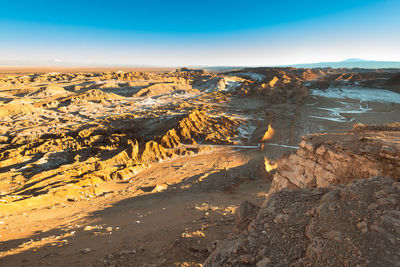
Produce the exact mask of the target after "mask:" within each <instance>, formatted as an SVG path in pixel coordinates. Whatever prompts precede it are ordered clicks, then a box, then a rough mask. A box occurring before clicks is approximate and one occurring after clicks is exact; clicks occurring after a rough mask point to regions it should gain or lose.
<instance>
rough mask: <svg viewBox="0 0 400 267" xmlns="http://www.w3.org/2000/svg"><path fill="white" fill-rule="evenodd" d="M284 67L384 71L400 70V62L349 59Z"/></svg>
mask: <svg viewBox="0 0 400 267" xmlns="http://www.w3.org/2000/svg"><path fill="white" fill-rule="evenodd" d="M282 67H295V68H363V69H382V68H400V61H374V60H365V59H360V58H349V59H345V60H343V61H339V62H318V63H303V64H292V65H285V66H282Z"/></svg>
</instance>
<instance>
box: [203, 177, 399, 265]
mask: <svg viewBox="0 0 400 267" xmlns="http://www.w3.org/2000/svg"><path fill="white" fill-rule="evenodd" d="M399 203H400V183H399V182H396V181H394V180H393V179H390V178H384V177H375V178H371V179H361V180H357V181H353V182H351V183H349V184H347V185H334V186H330V187H328V188H303V189H299V190H293V191H291V190H282V191H280V192H277V193H274V194H272V195H271V196H270V197H269V199H268V201H267V202H266V203H265V204H264V205H263V206H262V207H261V209H260V211H259V213H258V215H257V217H256V219H255V220H254V221H253V222H252V223H251V224H250V225H249V227H248V230H245V231H244V232H241V233H239V234H237V235H234V236H232V237H230V238H228V239H227V240H225V241H223V242H219V243H218V246H217V248H216V250H215V251H214V252H213V253H212V254H211V255H210V256H209V258H208V259H207V261H206V262H205V264H204V266H399V262H400V250H399V246H400V205H399Z"/></svg>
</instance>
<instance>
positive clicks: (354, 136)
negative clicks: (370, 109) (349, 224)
mask: <svg viewBox="0 0 400 267" xmlns="http://www.w3.org/2000/svg"><path fill="white" fill-rule="evenodd" d="M278 166H279V167H278V169H277V172H276V174H275V176H274V178H273V181H272V185H271V192H276V191H279V190H281V189H282V188H286V187H288V188H304V187H327V186H329V185H331V184H340V183H347V182H349V181H352V180H356V179H363V178H369V177H373V176H377V175H383V176H387V177H392V178H393V179H395V180H399V179H400V178H399V177H400V124H399V123H395V124H390V125H384V126H364V125H356V126H354V128H353V130H351V131H350V132H348V133H340V134H313V135H309V136H307V137H304V138H303V141H302V142H301V143H300V148H299V149H298V150H297V151H296V153H293V154H290V155H288V156H286V157H283V158H282V159H280V160H279V161H278Z"/></svg>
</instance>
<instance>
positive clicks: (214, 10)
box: [0, 0, 400, 66]
mask: <svg viewBox="0 0 400 267" xmlns="http://www.w3.org/2000/svg"><path fill="white" fill-rule="evenodd" d="M347 58H363V59H368V60H384V61H400V1H399V0H335V1H322V0H318V1H314V0H302V1H290V0H287V1H283V0H281V1H279V0H274V1H270V0H253V1H252V0H242V1H237V0H230V1H225V0H220V1H218V0H214V1H209V0H202V1H194V0H192V1H190V0H186V1H173V0H169V1H165V0H164V1H159V0H153V1H150V0H143V1H139V0H131V1H128V0H119V1H102V0H87V1H84V0H79V1H78V0H68V1H64V0H57V1H54V0H51V1H48V0H40V1H25V0H18V1H1V12H0V64H1V62H4V61H21V62H26V63H27V64H28V63H33V64H42V65H43V64H45V63H49V62H55V63H57V64H74V65H77V64H80V65H92V64H98V65H147V66H273V65H285V64H297V63H311V62H326V61H341V60H344V59H347Z"/></svg>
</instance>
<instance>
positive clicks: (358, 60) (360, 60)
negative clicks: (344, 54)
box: [340, 58, 371, 62]
mask: <svg viewBox="0 0 400 267" xmlns="http://www.w3.org/2000/svg"><path fill="white" fill-rule="evenodd" d="M367 61H371V60H366V59H362V58H348V59H345V60H342V61H340V62H367Z"/></svg>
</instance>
